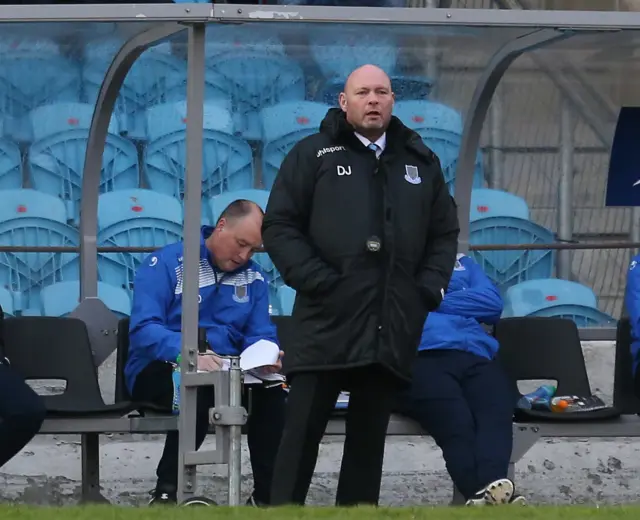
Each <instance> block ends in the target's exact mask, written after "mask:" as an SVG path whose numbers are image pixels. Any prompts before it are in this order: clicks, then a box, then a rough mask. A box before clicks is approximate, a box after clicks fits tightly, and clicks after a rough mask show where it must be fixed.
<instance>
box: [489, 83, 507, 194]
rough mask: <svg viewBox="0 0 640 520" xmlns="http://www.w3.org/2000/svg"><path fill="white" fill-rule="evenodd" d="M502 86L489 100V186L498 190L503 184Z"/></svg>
mask: <svg viewBox="0 0 640 520" xmlns="http://www.w3.org/2000/svg"><path fill="white" fill-rule="evenodd" d="M502 90H503V89H502V87H501V86H500V84H499V85H498V87H497V88H496V92H495V94H494V95H493V99H492V100H491V108H490V110H491V118H490V125H491V179H490V183H489V186H491V187H492V188H493V189H494V190H500V189H502V187H503V186H504V180H503V179H504V153H503V152H502V146H503V140H502V137H503V129H504V124H503V117H502V101H503V100H502Z"/></svg>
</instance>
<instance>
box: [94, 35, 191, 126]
mask: <svg viewBox="0 0 640 520" xmlns="http://www.w3.org/2000/svg"><path fill="white" fill-rule="evenodd" d="M123 44H124V41H121V40H119V39H113V38H108V39H105V40H102V41H92V42H89V43H87V45H86V46H85V52H84V56H85V65H84V69H83V79H84V84H85V90H86V93H87V99H89V100H90V101H91V102H94V101H95V100H97V99H98V91H99V89H100V86H101V84H102V80H103V78H104V75H105V73H106V71H107V69H108V67H109V65H110V63H111V60H112V59H113V57H114V56H115V54H116V52H118V50H119V49H120V48H121V47H122V45H123ZM186 78H187V65H186V62H185V61H184V60H183V59H180V58H178V57H177V56H174V55H173V54H172V49H171V43H170V42H163V43H160V44H158V45H155V46H153V47H151V48H149V49H147V50H146V51H144V52H143V53H142V54H141V55H140V57H139V58H138V59H137V60H136V61H135V63H134V64H133V66H132V67H131V69H130V70H129V72H128V74H127V77H126V78H125V80H124V84H123V85H122V89H121V90H120V93H119V94H118V99H117V100H116V105H115V107H114V113H115V114H116V115H117V117H118V120H119V123H120V131H121V132H122V134H123V135H125V134H126V135H127V136H128V137H134V138H139V139H141V138H144V137H145V135H146V121H145V111H146V109H147V108H148V107H150V106H153V105H157V104H160V103H166V102H168V101H175V100H177V99H179V98H183V99H184V98H186V92H187V90H186Z"/></svg>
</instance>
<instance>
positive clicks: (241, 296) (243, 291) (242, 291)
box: [233, 284, 249, 303]
mask: <svg viewBox="0 0 640 520" xmlns="http://www.w3.org/2000/svg"><path fill="white" fill-rule="evenodd" d="M233 300H234V301H236V302H238V303H247V302H248V301H249V289H248V285H247V284H243V285H235V286H234V287H233Z"/></svg>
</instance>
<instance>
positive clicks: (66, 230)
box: [0, 190, 79, 312]
mask: <svg viewBox="0 0 640 520" xmlns="http://www.w3.org/2000/svg"><path fill="white" fill-rule="evenodd" d="M0 243H1V244H2V245H6V246H35V247H45V246H60V247H78V245H79V237H78V231H77V230H76V229H75V228H73V227H71V226H69V225H68V224H67V223H66V208H65V206H64V203H63V202H62V201H61V200H60V199H58V198H56V197H53V196H51V195H47V194H46V193H40V192H37V191H35V190H5V191H0ZM2 258H3V259H4V261H3V262H1V263H3V264H4V265H2V266H1V267H0V277H1V278H2V280H1V282H4V283H3V285H4V286H6V287H9V288H11V289H12V290H14V291H16V292H19V293H22V297H23V299H22V302H20V303H19V304H17V305H16V307H17V309H19V310H21V311H23V312H24V311H25V310H28V309H39V307H40V304H39V294H40V290H41V288H42V287H43V286H45V285H48V284H51V283H54V282H56V281H61V280H77V279H78V275H79V273H78V254H77V253H55V252H54V253H50V252H43V253H21V252H16V253H4V255H3V257H2ZM1 282H0V283H1Z"/></svg>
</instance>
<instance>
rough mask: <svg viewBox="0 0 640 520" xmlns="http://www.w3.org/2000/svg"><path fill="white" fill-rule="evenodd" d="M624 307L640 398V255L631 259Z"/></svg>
mask: <svg viewBox="0 0 640 520" xmlns="http://www.w3.org/2000/svg"><path fill="white" fill-rule="evenodd" d="M624 306H625V308H626V310H627V314H628V315H629V322H630V325H631V358H632V363H633V364H632V366H631V370H632V374H633V380H634V388H635V394H636V396H637V397H638V398H640V370H638V363H640V255H636V256H634V257H633V258H632V259H631V264H629V270H628V271H627V285H626V287H625V290H624Z"/></svg>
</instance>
